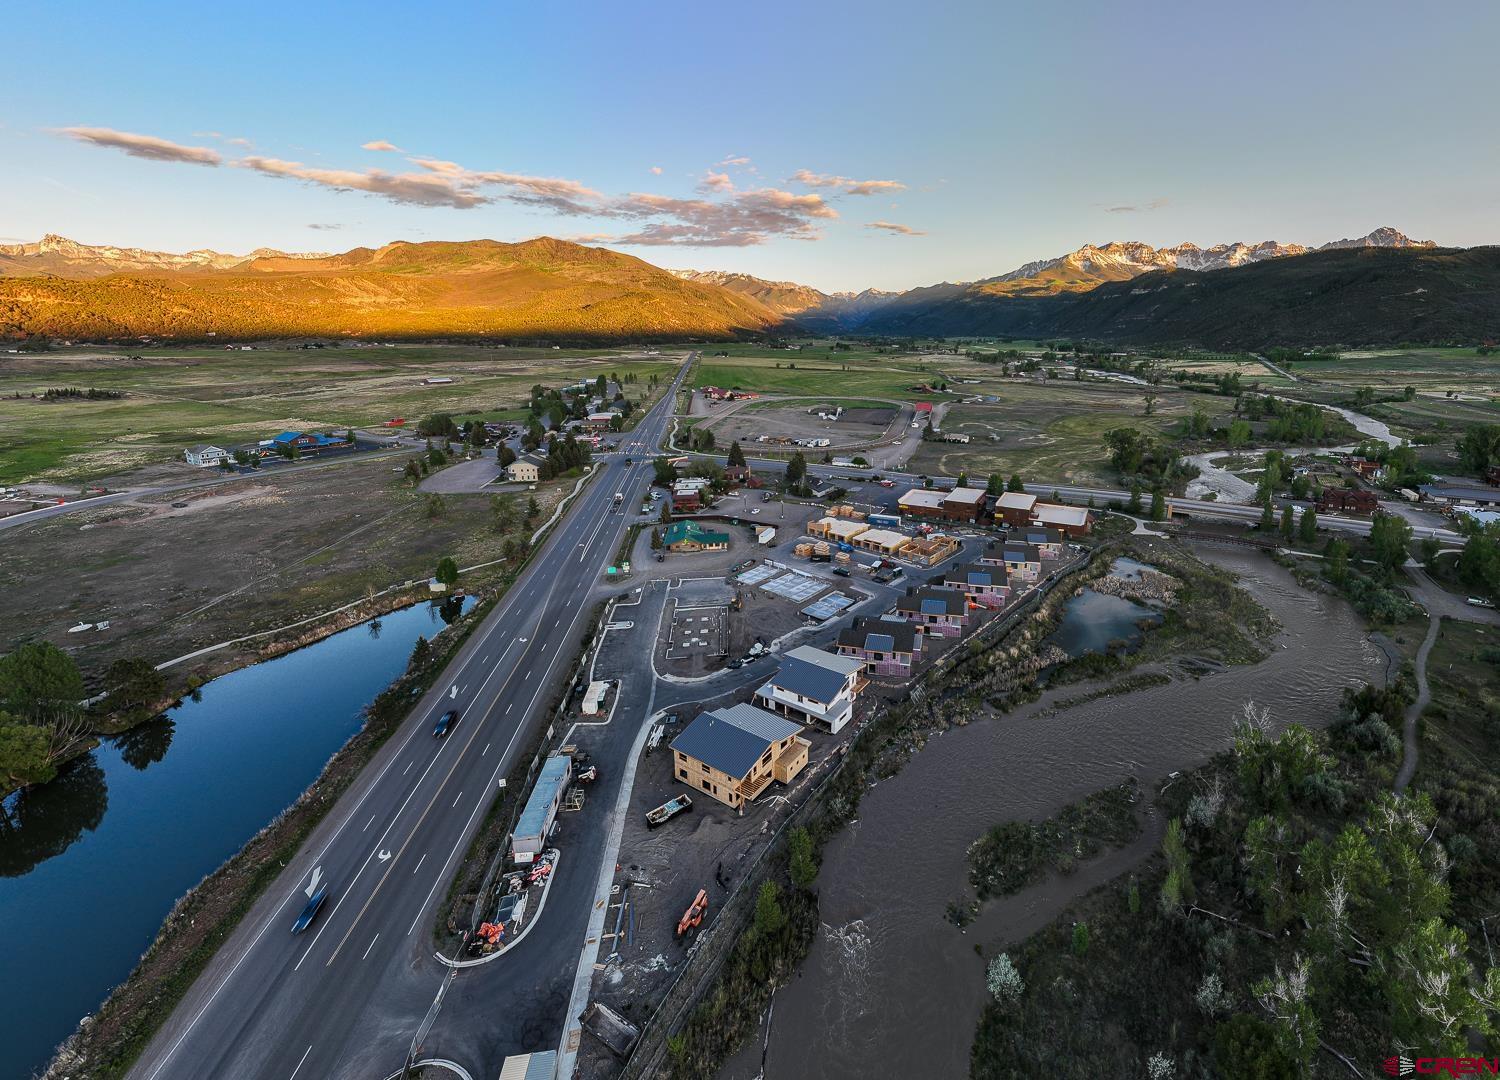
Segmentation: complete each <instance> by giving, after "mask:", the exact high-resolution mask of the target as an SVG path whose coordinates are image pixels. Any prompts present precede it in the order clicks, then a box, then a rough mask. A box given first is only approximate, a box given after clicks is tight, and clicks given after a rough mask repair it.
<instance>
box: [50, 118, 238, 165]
mask: <svg viewBox="0 0 1500 1080" xmlns="http://www.w3.org/2000/svg"><path fill="white" fill-rule="evenodd" d="M61 134H63V135H66V136H67V137H68V138H70V139H77V140H78V141H79V142H84V143H89V144H91V145H93V146H104V147H108V148H109V149H111V150H119V151H121V152H123V153H126V154H129V155H130V156H131V157H138V158H146V159H147V160H150V161H174V162H180V163H182V164H185V165H219V164H222V163H223V161H224V159H223V157H222V156H220V154H219V152H218V151H217V150H210V149H209V148H208V147H206V146H183V145H182V144H181V143H174V142H171V141H170V140H167V139H158V138H157V137H156V136H154V135H138V134H136V133H135V132H131V131H115V130H114V129H113V128H97V127H66V128H62V129H61Z"/></svg>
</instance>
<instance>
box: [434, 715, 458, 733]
mask: <svg viewBox="0 0 1500 1080" xmlns="http://www.w3.org/2000/svg"><path fill="white" fill-rule="evenodd" d="M457 726H458V710H457V709H449V710H448V711H447V712H445V713H444V714H443V715H442V716H439V717H438V721H437V723H436V724H433V725H432V733H433V734H434V735H436V736H437V737H438V738H439V739H441V738H442V737H443V736H444V735H446V734H448V732H450V731H452V730H453V729H454V728H456V727H457Z"/></svg>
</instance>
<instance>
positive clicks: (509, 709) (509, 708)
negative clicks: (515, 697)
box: [505, 701, 516, 716]
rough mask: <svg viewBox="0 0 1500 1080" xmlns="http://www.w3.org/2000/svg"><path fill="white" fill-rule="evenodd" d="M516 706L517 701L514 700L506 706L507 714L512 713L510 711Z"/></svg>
mask: <svg viewBox="0 0 1500 1080" xmlns="http://www.w3.org/2000/svg"><path fill="white" fill-rule="evenodd" d="M515 707H516V703H515V702H514V701H512V702H511V703H510V704H509V705H507V706H505V715H506V716H509V715H510V711H511V710H512V709H514V708H515Z"/></svg>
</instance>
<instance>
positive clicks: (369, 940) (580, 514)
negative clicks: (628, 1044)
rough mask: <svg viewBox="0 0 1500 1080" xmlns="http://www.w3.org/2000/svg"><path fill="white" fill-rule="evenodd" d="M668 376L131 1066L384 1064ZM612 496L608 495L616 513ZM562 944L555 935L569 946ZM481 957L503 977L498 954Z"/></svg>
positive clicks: (615, 539) (649, 431)
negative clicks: (317, 910) (320, 887)
mask: <svg viewBox="0 0 1500 1080" xmlns="http://www.w3.org/2000/svg"><path fill="white" fill-rule="evenodd" d="M689 362H691V360H690V361H689ZM686 370H687V365H684V368H683V370H682V372H679V374H678V377H677V380H676V381H674V383H673V385H672V386H671V387H669V388H668V389H667V391H666V393H665V394H664V395H663V397H662V400H661V401H660V402H658V404H657V405H656V406H655V407H654V408H653V409H652V410H651V411H650V412H648V413H647V415H646V416H645V417H643V418H642V420H641V422H640V424H639V425H638V426H637V428H636V430H635V431H634V432H632V433H627V434H626V435H624V436H622V438H621V439H620V441H619V445H618V451H619V452H618V453H617V454H615V455H612V456H606V457H602V458H600V459H599V467H600V474H599V475H598V476H596V477H595V478H594V480H593V481H591V483H590V484H589V485H588V486H587V487H586V488H585V490H584V492H583V494H582V495H580V496H579V499H578V502H577V504H576V505H574V507H573V508H572V510H571V511H570V512H569V513H568V514H567V515H566V516H565V517H564V518H563V520H562V522H561V523H560V524H559V525H558V526H557V527H556V529H555V530H554V531H553V533H552V534H551V535H550V536H549V537H548V538H547V540H546V541H545V542H544V544H543V547H542V549H541V550H540V551H539V552H538V553H537V554H536V556H535V557H534V558H533V559H532V562H531V564H530V565H529V566H528V568H527V569H526V571H525V572H524V573H523V574H522V576H521V578H520V579H519V580H518V581H517V582H516V583H515V585H514V586H513V587H512V588H511V590H510V592H509V593H508V594H507V595H506V597H505V598H504V599H503V601H502V602H501V603H500V604H498V605H497V606H496V608H495V609H494V610H493V611H492V612H491V613H490V614H489V615H488V616H487V617H486V618H485V620H484V622H483V623H482V624H481V625H480V626H479V627H478V628H477V629H476V630H475V632H474V633H473V634H472V635H471V636H470V638H469V640H468V642H467V643H466V644H465V645H464V647H463V649H462V650H461V652H460V654H459V656H458V657H457V658H456V659H455V661H454V662H453V663H451V664H450V665H449V667H448V669H447V671H446V672H445V674H444V675H443V677H442V679H441V681H440V683H439V685H437V686H434V687H432V688H431V689H430V690H429V691H428V692H427V694H426V695H425V696H424V697H423V698H422V700H421V701H420V702H419V703H418V705H417V707H416V708H415V709H414V710H413V711H412V714H411V716H410V717H409V718H408V720H407V722H406V723H405V724H404V725H403V726H402V728H401V729H400V730H399V731H398V732H397V733H396V734H395V735H394V736H393V737H392V738H391V740H390V741H389V742H388V743H387V744H386V745H385V746H384V747H383V748H382V750H381V752H380V753H379V754H378V755H377V757H376V759H375V760H374V761H373V762H372V763H371V764H370V766H368V767H367V768H366V769H365V770H364V772H363V773H362V774H361V776H360V777H359V779H358V780H357V781H356V782H355V784H354V785H353V786H352V788H351V789H350V790H349V791H348V792H346V793H345V795H344V796H343V797H342V798H341V799H340V800H339V801H338V803H337V805H336V806H335V807H334V808H333V810H332V811H331V812H330V813H329V814H328V816H327V817H326V818H325V819H324V821H323V823H322V825H321V826H320V827H319V828H318V829H317V830H316V831H315V832H314V834H313V836H312V837H311V838H310V839H309V841H308V842H307V843H306V844H305V845H304V846H303V848H302V851H301V852H300V853H299V854H298V855H297V857H296V858H295V859H294V860H293V861H292V863H291V864H290V865H289V866H288V867H287V868H286V869H285V870H284V871H283V872H282V874H281V875H280V877H279V878H278V879H277V880H276V882H275V883H274V884H272V886H271V887H270V888H269V889H268V890H267V892H266V893H265V895H264V896H263V897H262V899H261V900H260V902H259V903H257V904H256V905H255V907H254V908H253V909H252V911H251V912H250V914H249V915H248V916H247V917H246V918H245V919H244V920H243V921H242V922H241V924H240V926H239V928H238V929H237V930H236V931H235V933H234V934H233V935H232V936H231V937H230V939H229V940H228V942H227V943H226V944H225V946H224V947H223V948H221V949H220V950H219V953H218V955H217V956H216V957H215V959H214V961H213V963H212V964H211V965H210V967H209V968H208V969H207V970H206V971H205V972H204V973H203V975H201V976H200V977H199V978H198V980H197V981H196V983H195V984H194V985H193V987H192V989H191V990H190V991H189V993H188V995H187V996H186V997H185V998H184V1000H183V1001H182V1003H181V1004H180V1005H179V1006H178V1008H177V1010H176V1011H175V1012H174V1013H173V1015H172V1017H171V1019H170V1020H169V1022H168V1023H167V1024H166V1025H165V1026H164V1027H163V1028H162V1030H161V1031H160V1032H159V1033H158V1034H157V1036H156V1037H155V1038H154V1039H153V1041H152V1042H151V1044H150V1045H149V1046H148V1047H147V1049H146V1051H145V1053H144V1054H143V1055H142V1057H141V1059H140V1060H139V1061H138V1063H137V1064H136V1066H135V1068H134V1069H133V1070H132V1071H131V1073H130V1075H131V1076H132V1077H136V1078H139V1080H168V1078H174V1080H175V1078H182V1080H199V1078H203V1077H233V1078H240V1077H269V1078H277V1080H288V1078H290V1080H298V1078H305V1080H313V1078H316V1080H323V1078H332V1077H351V1078H352V1077H359V1078H361V1080H368V1078H371V1077H381V1076H386V1075H389V1074H390V1073H391V1072H393V1071H395V1070H396V1069H399V1068H400V1066H401V1064H402V1062H403V1061H404V1060H405V1056H406V1051H407V1046H408V1044H409V1042H410V1040H411V1037H412V1034H413V1032H414V1030H415V1029H416V1026H417V1024H418V1022H419V1021H420V1020H421V1018H422V1017H423V1015H424V1014H425V1012H426V1011H427V1008H428V1005H429V1003H430V1002H431V1000H432V997H433V994H434V992H435V991H436V989H437V986H438V983H439V980H440V977H441V974H442V972H443V969H442V968H441V967H440V966H439V965H438V964H437V962H436V961H435V960H434V959H433V956H432V934H431V928H432V926H433V925H434V921H435V919H436V918H437V911H438V908H439V907H440V906H441V905H442V904H443V903H444V901H445V899H446V896H447V890H448V885H449V882H450V880H451V878H452V877H453V874H454V871H455V868H456V866H457V863H458V861H459V860H460V859H461V858H462V856H463V853H464V850H465V848H466V847H467V845H468V843H469V841H470V839H471V838H472V836H473V835H474V833H475V831H476V830H477V828H478V825H479V823H480V821H481V819H482V817H483V815H484V813H485V811H486V809H487V808H488V807H489V805H490V802H491V800H492V797H493V794H494V792H495V790H496V785H497V782H498V780H499V779H500V778H501V777H503V776H505V775H506V773H507V772H508V771H509V770H510V768H511V767H512V765H513V763H514V762H515V760H516V758H517V756H518V755H519V754H521V753H524V752H525V750H526V749H527V748H528V744H529V742H530V736H531V735H532V734H533V733H534V732H535V730H536V728H537V726H538V724H539V723H540V722H541V721H542V718H543V713H544V712H545V710H546V708H547V706H548V705H549V704H550V702H551V701H552V700H553V697H554V695H555V694H556V693H557V691H558V689H559V686H560V684H559V677H560V676H562V675H563V674H565V673H566V670H567V667H568V663H569V661H570V659H571V657H572V656H573V655H574V652H575V647H576V645H577V643H578V642H579V641H580V639H581V638H582V636H583V633H584V632H585V631H586V629H587V623H588V619H589V614H590V611H591V608H592V602H593V600H594V599H596V598H597V595H598V586H599V582H600V578H601V575H602V572H603V569H604V567H605V566H607V565H608V564H609V563H610V562H611V561H612V560H613V557H614V555H615V553H616V551H617V550H618V548H619V544H620V541H621V538H622V535H623V532H624V530H625V527H626V526H627V524H628V523H629V521H630V520H631V517H632V514H631V511H633V509H634V508H635V507H637V506H639V503H640V499H641V496H642V494H643V492H644V490H645V487H646V486H647V485H648V484H649V482H650V479H651V474H652V467H651V463H650V457H649V450H648V449H647V448H649V447H654V446H655V445H657V444H658V442H659V440H660V438H661V436H662V434H663V432H664V430H665V427H666V424H667V422H668V420H669V418H670V416H671V413H672V409H673V401H674V398H675V392H676V389H677V385H678V383H680V381H681V379H682V377H683V374H685V372H686ZM627 455H633V456H629V457H627ZM627 461H629V462H630V463H629V464H627ZM616 492H624V494H625V498H624V500H623V507H622V508H620V509H619V510H618V511H616V509H615V508H614V507H613V505H612V504H613V501H614V496H615V493H616ZM267 707H268V708H274V707H275V705H274V703H273V702H268V703H267ZM450 708H457V709H459V710H460V711H461V719H460V721H459V723H458V726H457V728H456V729H455V730H454V731H453V732H452V733H451V734H450V735H449V736H448V737H447V738H445V739H437V738H434V737H433V735H432V725H433V721H434V720H435V719H436V718H437V717H438V716H439V715H441V714H442V713H443V712H444V711H445V710H447V709H450ZM315 868H319V869H321V872H322V874H323V877H324V879H325V880H326V881H327V882H328V883H329V884H330V885H331V888H332V892H331V895H330V898H329V901H328V903H327V905H326V906H325V908H324V910H323V913H322V914H321V915H320V917H319V918H318V921H317V922H316V923H314V924H313V926H312V927H311V928H310V929H309V930H308V931H307V932H306V933H304V934H302V935H301V936H295V937H294V936H293V935H292V934H291V932H290V931H291V925H292V922H293V920H294V919H295V918H296V916H297V914H298V912H299V911H300V909H301V907H302V904H303V902H304V900H305V897H304V893H303V890H304V888H305V887H306V886H307V885H308V884H309V881H310V878H311V875H312V873H313V871H314V869H315ZM595 873H597V866H596V867H593V868H592V869H591V870H590V875H592V874H595ZM555 891H556V889H554V892H555ZM546 930H547V928H546V926H545V925H543V926H542V927H541V928H539V930H538V931H537V933H538V934H545V933H546ZM532 936H533V937H535V936H536V935H532ZM578 945H579V941H578V939H577V938H576V937H575V938H573V939H572V940H570V941H569V942H568V948H570V949H571V950H572V952H573V954H574V956H575V957H576V955H577V949H578ZM488 967H489V968H491V969H495V970H496V971H497V972H499V971H500V970H503V969H508V970H507V974H508V975H509V976H510V977H511V978H514V977H515V976H516V974H517V970H516V968H515V966H514V965H504V964H494V965H488ZM533 974H535V973H534V972H533ZM521 975H522V976H523V977H524V976H525V975H526V973H525V972H524V971H523V972H521ZM475 985H476V986H478V985H480V984H479V980H477V979H476V980H475ZM559 1020H560V1017H559ZM558 1030H560V1024H559V1026H558V1028H555V1029H554V1030H553V1032H552V1035H553V1037H554V1041H553V1043H552V1045H554V1046H555V1045H556V1041H555V1038H556V1035H557V1032H558ZM532 1048H536V1047H532Z"/></svg>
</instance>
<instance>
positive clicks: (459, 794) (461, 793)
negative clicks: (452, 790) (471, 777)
mask: <svg viewBox="0 0 1500 1080" xmlns="http://www.w3.org/2000/svg"><path fill="white" fill-rule="evenodd" d="M463 797H464V793H463V792H462V791H460V792H459V793H458V797H457V798H455V799H454V800H453V805H454V806H457V805H458V800H459V799H462V798H463Z"/></svg>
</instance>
